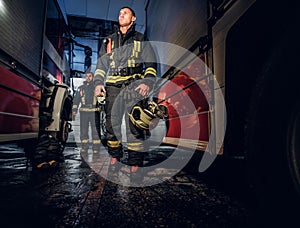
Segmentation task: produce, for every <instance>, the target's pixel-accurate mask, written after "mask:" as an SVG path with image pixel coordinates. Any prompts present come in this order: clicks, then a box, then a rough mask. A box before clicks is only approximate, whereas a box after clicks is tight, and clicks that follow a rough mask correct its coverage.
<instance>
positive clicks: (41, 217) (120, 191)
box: [0, 144, 252, 227]
mask: <svg viewBox="0 0 300 228" xmlns="http://www.w3.org/2000/svg"><path fill="white" fill-rule="evenodd" d="M173 150H174V148H173ZM64 154H65V163H63V164H62V165H61V166H60V167H59V168H58V169H57V170H52V171H47V172H33V171H32V170H31V168H30V167H26V158H25V157H24V152H23V151H22V149H21V148H19V147H17V146H16V145H14V144H11V145H1V146H0V226H1V227H19V226H20V225H22V227H24V226H25V227H38V226H40V227H170V226H171V227H175V226H176V227H177V226H184V227H250V226H249V224H250V220H251V218H252V213H251V210H250V209H249V207H248V206H247V204H245V202H243V201H241V200H239V199H238V198H237V197H235V196H232V195H230V194H227V193H225V192H224V191H222V189H218V188H215V187H212V186H211V185H210V184H209V183H207V182H206V181H205V179H204V178H201V176H200V177H199V175H196V174H195V172H194V171H193V170H196V169H193V168H188V169H187V167H185V168H184V169H182V170H181V171H179V172H178V173H176V175H173V176H172V175H171V176H170V174H169V173H168V172H169V171H170V170H171V168H172V167H168V168H169V170H168V169H166V168H159V167H156V168H155V169H152V170H150V169H148V170H144V171H145V172H144V173H143V176H142V177H143V178H144V179H146V180H147V178H148V179H151V178H152V179H155V178H162V177H166V178H165V180H164V181H160V182H159V183H157V184H154V185H145V186H142V187H132V186H131V185H130V183H132V176H131V173H130V170H129V169H128V167H127V166H123V167H120V169H119V170H117V171H115V170H111V167H110V165H109V157H108V156H107V152H106V150H105V148H104V147H103V148H102V150H101V151H100V152H99V153H98V154H95V153H93V151H92V150H89V151H88V152H87V153H85V154H80V152H79V148H77V147H76V146H74V145H72V146H68V147H66V149H65V151H64ZM172 154H173V151H172V148H168V147H167V146H162V147H161V148H160V149H159V148H156V149H155V150H154V151H153V153H150V154H148V155H147V157H146V162H145V164H147V163H148V165H149V164H153V163H157V164H159V162H158V161H165V160H166V158H167V157H170V156H171V155H172ZM180 155H181V154H180ZM173 159H174V160H176V159H178V157H173ZM155 160H156V162H155ZM179 160H180V159H179ZM149 167H151V166H149ZM189 167H190V166H189ZM196 168H197V167H196ZM105 175H106V176H105ZM109 175H111V176H112V177H111V178H112V179H109V178H107V177H108V176H109ZM113 178H116V179H113ZM159 180H161V179H159ZM135 181H136V180H135ZM139 183H140V182H139Z"/></svg>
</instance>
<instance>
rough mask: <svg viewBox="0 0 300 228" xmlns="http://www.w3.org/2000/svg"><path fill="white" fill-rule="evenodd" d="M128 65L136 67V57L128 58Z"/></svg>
mask: <svg viewBox="0 0 300 228" xmlns="http://www.w3.org/2000/svg"><path fill="white" fill-rule="evenodd" d="M128 67H135V59H134V58H129V59H128Z"/></svg>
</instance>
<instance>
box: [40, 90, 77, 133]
mask: <svg viewBox="0 0 300 228" xmlns="http://www.w3.org/2000/svg"><path fill="white" fill-rule="evenodd" d="M52 89H53V91H55V92H53V94H52V96H51V97H49V98H48V99H49V101H48V102H47V103H48V104H49V103H52V117H51V118H52V122H51V124H50V125H48V126H47V127H46V128H45V130H46V131H60V126H61V124H60V123H61V118H62V113H63V110H64V108H67V109H68V110H66V111H67V112H68V115H67V116H68V118H67V120H71V119H70V114H71V107H72V104H71V100H72V99H71V95H70V92H69V91H68V86H67V85H65V84H56V85H55V86H53V88H52ZM66 102H68V103H69V104H66ZM66 105H67V107H66Z"/></svg>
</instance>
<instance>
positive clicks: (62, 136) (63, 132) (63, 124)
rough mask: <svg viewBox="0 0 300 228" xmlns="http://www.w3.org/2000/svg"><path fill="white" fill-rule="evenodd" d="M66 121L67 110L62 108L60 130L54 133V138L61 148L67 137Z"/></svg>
mask: <svg viewBox="0 0 300 228" xmlns="http://www.w3.org/2000/svg"><path fill="white" fill-rule="evenodd" d="M67 119H68V112H67V109H66V108H64V109H63V111H62V114H61V119H60V130H59V131H58V132H57V133H56V138H57V139H58V141H59V142H60V143H61V144H62V145H63V146H65V144H66V142H67V140H68V136H69V128H70V127H69V122H68V121H67Z"/></svg>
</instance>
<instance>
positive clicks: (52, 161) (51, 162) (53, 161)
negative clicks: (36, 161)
mask: <svg viewBox="0 0 300 228" xmlns="http://www.w3.org/2000/svg"><path fill="white" fill-rule="evenodd" d="M55 162H56V161H55V160H51V161H49V162H48V163H49V165H53V164H54V163H55Z"/></svg>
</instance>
